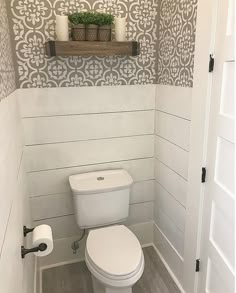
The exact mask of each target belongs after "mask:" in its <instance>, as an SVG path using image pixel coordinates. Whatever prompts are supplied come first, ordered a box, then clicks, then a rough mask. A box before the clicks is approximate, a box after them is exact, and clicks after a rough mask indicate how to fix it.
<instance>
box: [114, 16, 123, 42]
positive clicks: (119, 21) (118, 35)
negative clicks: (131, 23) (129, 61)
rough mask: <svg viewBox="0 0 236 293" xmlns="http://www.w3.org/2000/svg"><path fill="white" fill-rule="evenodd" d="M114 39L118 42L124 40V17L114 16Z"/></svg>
mask: <svg viewBox="0 0 236 293" xmlns="http://www.w3.org/2000/svg"><path fill="white" fill-rule="evenodd" d="M115 39H116V41H118V42H124V41H126V18H125V17H116V18H115Z"/></svg>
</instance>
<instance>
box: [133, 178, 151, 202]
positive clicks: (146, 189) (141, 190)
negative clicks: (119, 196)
mask: <svg viewBox="0 0 236 293" xmlns="http://www.w3.org/2000/svg"><path fill="white" fill-rule="evenodd" d="M154 190H155V180H148V181H140V182H136V183H134V184H133V186H132V187H131V194H130V202H131V203H138V202H145V201H153V200H154Z"/></svg>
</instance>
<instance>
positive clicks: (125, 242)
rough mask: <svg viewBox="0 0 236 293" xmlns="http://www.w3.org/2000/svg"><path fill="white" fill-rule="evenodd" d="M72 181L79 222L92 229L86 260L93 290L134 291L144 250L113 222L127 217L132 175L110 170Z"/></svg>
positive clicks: (121, 292)
mask: <svg viewBox="0 0 236 293" xmlns="http://www.w3.org/2000/svg"><path fill="white" fill-rule="evenodd" d="M69 181H70V186H71V189H72V191H73V198H74V205H75V214H76V219H77V223H78V225H79V227H80V228H81V229H90V232H89V235H88V238H87V242H86V251H85V261H86V264H87V267H88V269H89V270H90V272H91V274H92V279H93V287H94V293H131V292H132V286H133V285H134V284H135V283H136V282H137V281H138V280H139V279H140V277H141V276H142V273H143V270H144V257H143V251H142V248H141V245H140V243H139V241H138V239H137V237H136V236H135V235H134V234H133V232H131V231H130V230H129V229H128V228H127V227H125V226H123V225H114V224H117V223H119V222H122V221H124V220H126V219H127V217H128V214H129V199H130V186H131V185H132V183H133V180H132V178H131V176H130V175H129V174H128V173H127V172H126V171H125V170H109V171H99V172H92V173H85V174H78V175H73V176H70V177H69ZM107 225H112V226H108V227H104V226H107ZM101 226H103V227H102V228H101ZM98 227H100V228H98ZM91 229H92V230H91Z"/></svg>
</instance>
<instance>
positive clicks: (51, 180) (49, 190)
mask: <svg viewBox="0 0 236 293" xmlns="http://www.w3.org/2000/svg"><path fill="white" fill-rule="evenodd" d="M122 168H123V169H125V170H127V171H128V172H129V173H130V175H131V176H132V178H133V180H134V181H135V182H136V181H144V180H151V179H154V178H155V176H154V159H153V158H148V159H138V160H130V161H119V162H112V163H101V164H97V165H87V166H81V167H72V168H65V169H55V170H47V171H41V172H32V173H28V181H29V186H30V195H31V196H38V195H47V194H55V193H63V192H70V190H71V189H70V185H69V176H70V175H74V174H80V173H86V172H92V171H101V170H109V169H122Z"/></svg>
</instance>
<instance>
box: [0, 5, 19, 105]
mask: <svg viewBox="0 0 236 293" xmlns="http://www.w3.org/2000/svg"><path fill="white" fill-rule="evenodd" d="M15 87H16V86H15V72H14V66H13V61H12V53H11V42H10V34H9V27H8V18H7V10H6V3H5V0H0V101H1V99H3V98H5V97H7V96H8V95H9V94H10V93H11V92H13V91H14V90H15Z"/></svg>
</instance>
